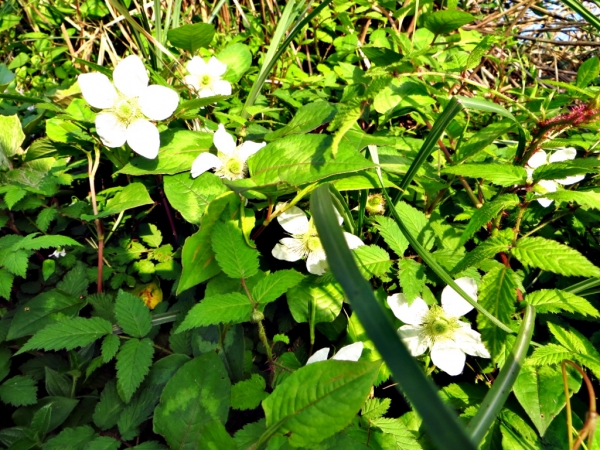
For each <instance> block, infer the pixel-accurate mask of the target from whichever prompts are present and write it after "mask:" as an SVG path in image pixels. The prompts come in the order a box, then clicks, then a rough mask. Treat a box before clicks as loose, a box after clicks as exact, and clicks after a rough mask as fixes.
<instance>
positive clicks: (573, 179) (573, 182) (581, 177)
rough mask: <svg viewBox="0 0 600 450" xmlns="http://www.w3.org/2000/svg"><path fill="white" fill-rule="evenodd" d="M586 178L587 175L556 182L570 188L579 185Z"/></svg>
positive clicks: (572, 176) (573, 176)
mask: <svg viewBox="0 0 600 450" xmlns="http://www.w3.org/2000/svg"><path fill="white" fill-rule="evenodd" d="M584 178H585V175H571V176H570V177H565V178H562V179H560V180H554V181H556V182H557V183H559V184H562V185H563V186H570V185H571V184H575V183H579V182H580V181H581V180H583V179H584Z"/></svg>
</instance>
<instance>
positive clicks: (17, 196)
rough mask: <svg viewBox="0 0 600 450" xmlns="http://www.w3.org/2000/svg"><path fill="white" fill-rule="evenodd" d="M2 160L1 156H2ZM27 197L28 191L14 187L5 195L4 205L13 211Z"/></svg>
mask: <svg viewBox="0 0 600 450" xmlns="http://www.w3.org/2000/svg"><path fill="white" fill-rule="evenodd" d="M0 158H1V156H0ZM26 195H27V191H26V190H25V189H21V188H18V187H14V186H13V188H12V189H10V190H9V191H8V192H6V194H5V195H4V203H6V206H8V209H9V210H11V209H12V208H13V206H15V205H16V204H17V202H18V201H19V200H21V199H22V198H23V197H25V196H26Z"/></svg>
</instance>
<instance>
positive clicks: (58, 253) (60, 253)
mask: <svg viewBox="0 0 600 450" xmlns="http://www.w3.org/2000/svg"><path fill="white" fill-rule="evenodd" d="M66 254H67V252H66V251H64V250H59V249H56V250H54V252H53V253H52V254H51V255H50V258H62V257H63V256H66Z"/></svg>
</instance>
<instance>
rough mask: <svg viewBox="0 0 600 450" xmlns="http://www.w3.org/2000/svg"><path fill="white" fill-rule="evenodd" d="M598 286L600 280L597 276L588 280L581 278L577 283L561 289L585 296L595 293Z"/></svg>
mask: <svg viewBox="0 0 600 450" xmlns="http://www.w3.org/2000/svg"><path fill="white" fill-rule="evenodd" d="M598 286H600V280H599V279H598V278H590V279H588V280H583V281H580V282H579V283H575V284H573V285H571V286H569V287H568V288H566V289H563V290H564V291H567V292H570V293H572V294H577V295H580V296H582V297H585V296H586V295H591V294H592V293H596V288H598Z"/></svg>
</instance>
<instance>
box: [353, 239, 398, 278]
mask: <svg viewBox="0 0 600 450" xmlns="http://www.w3.org/2000/svg"><path fill="white" fill-rule="evenodd" d="M352 253H353V254H354V258H356V261H357V262H358V267H359V269H360V271H361V273H362V274H363V276H364V277H365V278H367V279H368V280H370V279H371V278H373V277H378V278H381V277H385V274H386V273H387V272H388V271H389V270H390V268H391V267H392V260H391V259H390V255H389V254H388V252H386V251H385V250H384V249H382V248H381V247H378V246H377V245H362V246H360V247H358V248H356V249H354V251H353V252H352Z"/></svg>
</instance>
